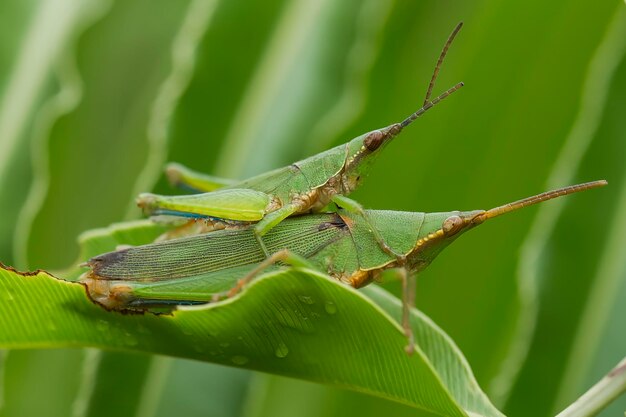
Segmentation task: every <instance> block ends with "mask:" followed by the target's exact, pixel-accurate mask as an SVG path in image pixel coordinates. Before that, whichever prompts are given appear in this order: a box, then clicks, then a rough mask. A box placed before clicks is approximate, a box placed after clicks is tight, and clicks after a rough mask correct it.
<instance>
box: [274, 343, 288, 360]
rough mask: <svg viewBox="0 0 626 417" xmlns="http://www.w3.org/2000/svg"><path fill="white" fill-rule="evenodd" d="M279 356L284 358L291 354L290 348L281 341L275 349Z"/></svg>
mask: <svg viewBox="0 0 626 417" xmlns="http://www.w3.org/2000/svg"><path fill="white" fill-rule="evenodd" d="M274 354H275V355H276V357H277V358H284V357H285V356H287V355H288V354H289V348H288V347H287V345H286V344H284V343H283V342H280V343H279V344H278V346H277V347H276V350H275V351H274Z"/></svg>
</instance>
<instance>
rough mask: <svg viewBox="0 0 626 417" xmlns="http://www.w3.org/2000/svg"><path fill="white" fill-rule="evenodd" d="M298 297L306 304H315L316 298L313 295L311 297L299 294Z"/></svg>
mask: <svg viewBox="0 0 626 417" xmlns="http://www.w3.org/2000/svg"><path fill="white" fill-rule="evenodd" d="M298 299H299V300H300V301H302V302H303V303H304V304H308V305H311V304H315V300H314V299H313V297H309V296H308V295H299V296H298Z"/></svg>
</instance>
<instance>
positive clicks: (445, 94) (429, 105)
mask: <svg viewBox="0 0 626 417" xmlns="http://www.w3.org/2000/svg"><path fill="white" fill-rule="evenodd" d="M464 85H465V84H463V83H458V84H457V85H455V86H454V87H452V88H450V89H448V90H447V91H444V92H443V93H441V94H440V95H439V96H438V97H436V98H435V99H434V100H432V101H429V102H427V103H426V104H424V105H423V106H422V108H421V109H419V110H418V111H416V112H415V113H413V114H412V115H410V116H409V117H407V118H406V119H404V120H403V121H401V122H400V126H402V128H405V127H407V126H408V125H410V124H411V123H412V122H413V121H414V120H415V119H417V118H418V117H420V116H421V115H422V114H424V113H426V112H427V111H428V110H430V109H432V108H433V106H434V105H435V104H437V103H439V102H440V101H441V100H443V99H444V98H446V97H448V96H449V95H450V94H452V93H454V92H455V91H456V90H458V89H459V88H461V87H463V86H464Z"/></svg>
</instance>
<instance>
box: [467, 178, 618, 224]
mask: <svg viewBox="0 0 626 417" xmlns="http://www.w3.org/2000/svg"><path fill="white" fill-rule="evenodd" d="M607 184H608V183H607V182H606V181H605V180H598V181H592V182H586V183H584V184H577V185H570V186H569V187H563V188H559V189H556V190H552V191H546V192H545V193H541V194H537V195H534V196H532V197H527V198H524V199H522V200H518V201H515V202H513V203H508V204H505V205H503V206H499V207H494V208H492V209H491V210H487V211H485V212H484V213H482V214H479V219H480V221H484V220H486V219H492V218H494V217H498V216H500V215H502V214H505V213H509V212H511V211H514V210H518V209H521V208H522V207H528V206H532V205H533V204H537V203H541V202H542V201H546V200H552V199H553V198H557V197H561V196H564V195H567V194H573V193H577V192H579V191H585V190H589V189H591V188H597V187H604V186H605V185H607Z"/></svg>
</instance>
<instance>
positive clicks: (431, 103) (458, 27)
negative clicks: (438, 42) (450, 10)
mask: <svg viewBox="0 0 626 417" xmlns="http://www.w3.org/2000/svg"><path fill="white" fill-rule="evenodd" d="M461 27H463V22H459V24H457V25H456V27H455V28H454V30H453V31H452V33H451V34H450V36H448V40H447V41H446V43H445V45H444V46H443V49H442V50H441V54H439V59H438V60H437V64H436V65H435V70H434V71H433V75H432V77H430V83H428V90H427V91H426V97H425V98H424V104H423V105H422V108H420V109H419V110H418V111H416V112H415V113H413V114H412V115H410V116H409V117H407V118H406V119H404V120H403V121H402V122H400V126H402V128H405V127H407V126H408V125H410V124H411V123H412V122H413V121H414V120H415V119H417V118H418V117H420V116H421V115H422V114H424V113H426V112H427V111H428V110H429V109H430V108H432V107H433V106H434V105H435V104H437V103H439V102H440V101H441V100H443V99H444V98H446V97H448V96H449V95H450V94H452V93H454V92H455V91H456V90H458V89H459V88H461V87H463V83H458V84H457V85H455V86H454V87H452V88H449V89H448V90H447V91H444V92H443V93H442V94H440V95H439V96H438V97H436V98H435V99H434V100H432V101H431V100H430V97H431V95H432V93H433V88H434V87H435V82H436V81H437V76H438V75H439V70H440V69H441V65H442V64H443V60H444V59H445V57H446V54H447V53H448V49H449V48H450V45H452V41H454V38H456V35H457V33H459V31H460V30H461Z"/></svg>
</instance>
